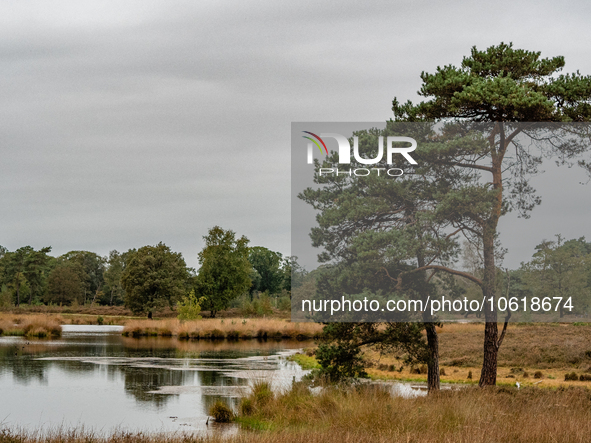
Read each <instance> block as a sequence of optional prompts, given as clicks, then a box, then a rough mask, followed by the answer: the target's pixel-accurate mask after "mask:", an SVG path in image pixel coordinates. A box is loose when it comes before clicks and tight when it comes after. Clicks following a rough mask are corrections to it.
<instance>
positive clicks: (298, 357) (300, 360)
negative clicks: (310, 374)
mask: <svg viewBox="0 0 591 443" xmlns="http://www.w3.org/2000/svg"><path fill="white" fill-rule="evenodd" d="M287 359H288V360H289V361H294V362H296V363H297V364H298V365H300V367H301V368H302V369H304V370H306V369H320V364H319V363H318V361H316V358H315V357H309V356H307V355H305V354H294V355H290V356H289V357H287Z"/></svg>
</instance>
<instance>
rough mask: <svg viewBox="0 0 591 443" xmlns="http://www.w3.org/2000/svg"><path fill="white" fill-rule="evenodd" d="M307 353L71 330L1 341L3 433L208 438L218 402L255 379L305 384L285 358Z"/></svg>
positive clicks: (281, 345) (277, 345)
mask: <svg viewBox="0 0 591 443" xmlns="http://www.w3.org/2000/svg"><path fill="white" fill-rule="evenodd" d="M311 344H312V343H311V342H309V343H306V342H295V341H294V342H291V341H277V342H276V341H271V340H269V341H263V342H261V341H256V340H246V341H236V342H228V341H186V340H185V341H183V340H180V341H179V340H177V339H174V338H156V337H154V338H142V339H137V338H127V337H123V336H121V327H118V326H75V325H69V326H64V328H63V334H62V337H61V338H60V339H57V340H27V339H26V338H23V337H0V427H1V426H8V427H11V428H13V429H17V428H21V429H24V430H29V431H47V430H52V429H53V430H55V429H57V428H60V427H61V428H62V429H69V428H72V427H76V428H85V429H87V430H93V431H95V432H100V433H109V432H112V431H114V430H122V431H123V430H126V431H140V430H141V431H143V432H168V431H195V430H197V431H205V430H211V429H212V424H211V423H210V424H209V426H207V425H206V420H207V411H208V410H209V408H210V407H211V405H212V404H213V403H215V401H217V400H218V399H222V400H223V401H225V402H227V403H228V404H233V405H236V404H237V402H238V401H239V398H240V397H241V396H242V394H243V393H244V392H246V390H247V389H248V386H249V384H251V383H252V382H253V381H255V380H257V379H260V378H265V379H268V380H270V381H271V382H272V384H273V385H274V387H275V388H280V387H282V386H284V387H288V386H289V385H290V384H291V383H292V380H293V379H294V378H295V379H296V380H299V379H301V377H302V376H303V375H304V374H305V373H306V371H303V370H302V369H301V368H300V367H299V366H298V365H297V364H296V363H293V362H290V361H288V360H286V359H285V357H286V356H288V355H290V354H293V353H294V352H296V351H297V350H299V349H301V348H303V347H306V346H310V345H311ZM213 427H215V426H213ZM224 429H226V430H231V429H232V428H231V427H225V428H224Z"/></svg>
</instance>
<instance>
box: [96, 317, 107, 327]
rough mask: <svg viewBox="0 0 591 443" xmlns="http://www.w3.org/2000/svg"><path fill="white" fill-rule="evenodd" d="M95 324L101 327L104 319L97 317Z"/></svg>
mask: <svg viewBox="0 0 591 443" xmlns="http://www.w3.org/2000/svg"><path fill="white" fill-rule="evenodd" d="M96 322H97V323H98V324H99V325H102V324H103V323H104V322H105V319H104V318H103V317H102V316H100V315H99V316H98V317H97V318H96Z"/></svg>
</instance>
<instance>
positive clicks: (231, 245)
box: [0, 226, 302, 317]
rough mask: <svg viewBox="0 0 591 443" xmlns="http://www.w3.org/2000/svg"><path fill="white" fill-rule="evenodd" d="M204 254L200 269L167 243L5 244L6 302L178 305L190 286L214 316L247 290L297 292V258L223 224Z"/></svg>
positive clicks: (2, 290) (1, 293) (1, 267)
mask: <svg viewBox="0 0 591 443" xmlns="http://www.w3.org/2000/svg"><path fill="white" fill-rule="evenodd" d="M204 240H205V247H204V248H203V250H202V251H201V252H200V253H199V254H198V258H199V264H200V268H199V270H197V271H196V270H195V269H193V268H190V267H188V266H187V265H186V263H185V260H184V258H183V256H182V254H181V253H178V252H174V251H172V250H171V249H170V248H169V247H168V246H167V245H165V244H164V243H162V242H161V243H159V244H157V245H154V246H143V247H141V248H138V249H129V250H128V251H126V252H119V251H116V250H113V251H111V252H110V253H109V255H108V256H106V257H102V256H100V255H98V254H96V253H94V252H90V251H70V252H68V253H66V254H63V255H61V256H59V257H53V256H51V255H50V252H51V247H50V246H48V247H45V248H41V249H39V250H35V249H34V248H32V247H30V246H24V247H21V248H18V249H17V250H15V251H8V250H7V249H6V248H5V247H3V246H0V305H3V306H5V307H6V306H19V305H21V304H24V303H27V304H29V305H32V304H36V305H39V304H46V305H50V304H53V305H62V306H67V305H76V304H77V305H85V304H97V305H104V306H121V305H125V306H126V307H128V308H129V309H131V311H132V312H134V313H135V314H149V315H150V316H151V313H152V312H153V311H154V310H155V309H158V308H162V307H165V306H169V307H171V308H173V307H174V306H175V305H176V304H177V302H179V301H180V300H181V299H182V298H183V297H184V296H186V295H187V294H188V293H189V292H190V291H194V292H195V294H196V295H197V296H198V297H199V298H200V299H201V300H202V302H201V308H202V309H204V310H206V311H209V312H210V315H211V316H212V317H214V316H215V315H216V313H217V312H219V311H221V310H224V309H227V308H228V306H229V305H230V303H231V302H232V301H233V300H234V299H235V298H237V297H238V296H240V295H243V294H249V296H250V298H251V301H252V298H253V296H254V294H256V293H267V294H269V295H276V294H280V293H282V292H284V293H286V294H288V295H289V294H290V291H291V286H292V272H291V271H292V267H295V268H296V269H298V270H300V271H299V272H300V273H301V272H302V271H301V268H300V267H299V265H298V264H297V260H296V258H295V257H287V256H286V257H284V256H283V255H282V254H281V253H279V252H275V251H271V250H270V249H268V248H265V247H262V246H255V247H249V246H248V243H249V240H248V239H247V238H246V237H244V236H242V237H240V238H237V237H236V234H235V233H234V232H233V231H231V230H224V229H222V228H220V227H219V226H216V227H214V228H212V229H210V230H209V233H208V235H207V236H204Z"/></svg>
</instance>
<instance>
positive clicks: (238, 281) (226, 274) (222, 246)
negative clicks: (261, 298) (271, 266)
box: [195, 226, 252, 318]
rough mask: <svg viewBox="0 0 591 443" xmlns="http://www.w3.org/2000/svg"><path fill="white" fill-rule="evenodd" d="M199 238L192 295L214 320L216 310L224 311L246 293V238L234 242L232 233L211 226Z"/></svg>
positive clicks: (248, 278)
mask: <svg viewBox="0 0 591 443" xmlns="http://www.w3.org/2000/svg"><path fill="white" fill-rule="evenodd" d="M203 239H204V240H205V247H204V248H203V250H202V251H201V252H200V253H199V263H200V264H201V267H200V268H199V271H198V274H197V278H196V287H195V292H196V293H197V294H198V296H199V297H200V298H203V302H202V303H201V307H202V309H204V310H208V311H210V317H211V318H214V317H215V315H216V313H217V312H218V311H220V310H222V309H227V308H228V306H229V304H230V301H232V300H233V299H235V298H236V297H238V296H239V295H240V294H243V293H245V292H247V291H248V289H249V288H250V286H251V280H250V277H249V276H250V273H251V270H252V267H251V264H250V262H249V261H248V256H249V248H248V239H247V238H246V237H244V236H242V237H240V238H239V239H237V238H236V233H235V232H234V231H230V230H227V231H226V230H224V229H222V228H220V227H219V226H215V227H213V228H211V229H210V230H209V233H208V235H206V236H204V237H203Z"/></svg>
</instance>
